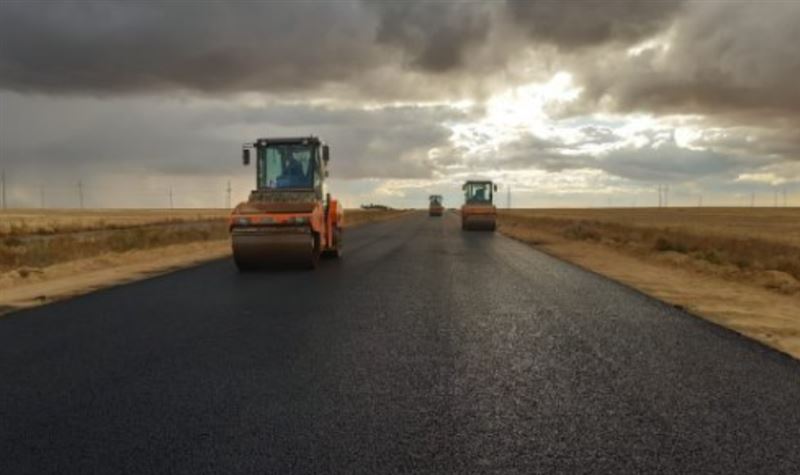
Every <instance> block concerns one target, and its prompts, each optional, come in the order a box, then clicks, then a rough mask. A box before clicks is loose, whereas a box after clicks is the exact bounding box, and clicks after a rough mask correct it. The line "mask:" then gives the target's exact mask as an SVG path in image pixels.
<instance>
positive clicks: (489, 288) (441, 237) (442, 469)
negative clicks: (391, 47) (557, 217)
mask: <svg viewBox="0 0 800 475" xmlns="http://www.w3.org/2000/svg"><path fill="white" fill-rule="evenodd" d="M287 472H295V473H309V472H316V473H324V472H335V473H370V474H371V473H394V472H406V473H409V472H410V473H478V472H496V473H539V472H541V473H725V474H730V473H769V474H778V473H793V474H797V473H800V363H798V362H796V361H794V360H792V359H790V358H788V357H786V356H783V355H781V354H779V353H777V352H774V351H772V350H769V349H767V348H765V347H762V346H761V345H759V344H756V343H754V342H751V341H749V340H746V339H744V338H741V337H739V336H737V335H735V334H734V333H732V332H729V331H727V330H724V329H721V328H718V327H715V326H714V325H711V324H709V323H706V322H704V321H702V320H700V319H698V318H695V317H692V316H691V315H688V314H686V313H683V312H681V311H679V310H676V309H674V308H672V307H670V306H668V305H666V304H662V303H659V302H657V301H655V300H652V299H650V298H648V297H645V296H643V295H641V294H639V293H637V292H635V291H633V290H630V289H628V288H626V287H624V286H622V285H619V284H616V283H613V282H611V281H609V280H607V279H605V278H602V277H599V276H597V275H594V274H592V273H589V272H586V271H583V270H581V269H578V268H576V267H574V266H571V265H569V264H565V263H563V262H561V261H558V260H556V259H553V258H551V257H548V256H546V255H543V254H541V253H539V252H537V251H534V250H532V249H530V248H528V247H526V246H524V245H523V244H520V243H517V242H515V241H512V240H510V239H508V238H505V237H503V236H501V235H499V234H491V233H463V232H461V230H460V229H459V227H458V221H457V217H456V216H455V215H453V214H448V215H447V216H445V217H444V218H428V217H427V216H425V215H423V214H422V213H419V214H415V215H413V216H411V217H408V218H405V219H400V220H395V221H390V222H385V223H381V224H372V225H367V226H364V227H361V228H356V229H352V230H349V231H347V234H346V250H345V256H344V258H343V260H342V261H339V262H337V261H324V262H323V263H322V264H321V268H320V269H318V270H317V271H315V272H307V271H290V272H265V273H254V274H244V275H240V274H239V273H237V271H236V269H235V268H234V266H233V263H232V262H230V261H229V260H222V261H217V262H212V263H209V264H207V265H203V266H200V267H196V268H193V269H187V270H184V271H179V272H176V273H173V274H169V275H166V276H162V277H158V278H154V279H150V280H146V281H142V282H139V283H135V284H131V285H126V286H122V287H117V288H112V289H107V290H103V291H99V292H96V293H93V294H90V295H87V296H84V297H81V298H77V299H74V300H71V301H65V302H60V303H55V304H52V305H48V306H44V307H39V308H37V309H32V310H28V311H23V312H18V313H15V314H13V315H10V316H8V317H5V318H2V319H0V473H3V474H25V473H36V474H39V473H58V474H66V473H81V474H86V473H185V474H204V473H222V474H238V473H287Z"/></svg>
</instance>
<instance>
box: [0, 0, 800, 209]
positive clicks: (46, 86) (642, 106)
mask: <svg viewBox="0 0 800 475" xmlns="http://www.w3.org/2000/svg"><path fill="white" fill-rule="evenodd" d="M798 25H800V2H798V1H794V0H782V1H778V0H772V1H770V0H767V1H752V2H747V1H737V0H684V1H678V0H676V1H670V0H650V1H639V0H571V1H555V0H525V1H514V0H507V1H502V0H497V1H487V2H478V1H455V0H451V1H427V2H406V1H402V2H401V1H368V0H352V1H351V0H320V1H302V0H301V1H270V2H252V1H240V2H219V3H215V2H213V1H211V0H207V1H203V2H188V1H181V2H170V3H162V2H150V1H139V2H136V1H125V2H123V1H119V2H117V1H110V0H104V1H100V2H93V1H90V0H80V1H74V2H69V1H65V2H52V1H41V2H36V1H21V0H19V1H18V0H4V1H3V2H1V3H0V167H2V168H3V169H4V170H5V173H6V177H7V182H8V186H7V195H8V200H9V204H10V205H11V206H39V205H40V204H41V200H42V195H43V194H44V200H45V203H46V205H47V206H63V207H72V206H77V204H78V197H77V196H78V195H77V183H78V182H79V181H80V182H81V183H82V184H83V187H84V192H85V197H86V204H87V206H126V207H130V206H141V207H156V206H169V190H170V189H172V191H173V196H174V204H175V206H176V207H191V206H224V205H225V204H226V192H225V189H226V187H227V183H228V182H229V181H230V183H231V185H232V190H233V191H232V195H233V201H238V200H240V199H243V198H244V197H246V195H247V192H248V191H249V189H250V188H251V186H252V182H253V178H252V174H253V171H252V170H251V169H248V168H243V167H242V166H241V164H240V162H239V150H240V145H241V143H243V142H246V141H250V140H252V139H254V138H256V137H259V136H285V135H305V134H316V135H320V136H322V137H323V138H325V139H326V140H327V141H328V143H330V145H331V147H332V189H333V191H334V192H335V193H336V194H338V195H339V196H341V197H342V198H343V199H344V201H345V204H346V205H348V206H357V205H358V204H360V203H367V202H377V203H385V204H390V205H394V206H408V207H411V206H424V205H425V204H426V196H427V194H429V193H441V194H444V195H445V197H446V200H448V202H449V204H451V205H455V204H457V203H458V202H459V199H460V183H461V182H462V181H463V180H464V179H467V178H473V177H475V178H484V177H486V178H492V179H496V180H497V181H498V182H499V183H501V186H502V187H503V190H504V192H503V193H502V199H501V200H500V203H499V204H501V205H505V198H506V193H505V190H506V189H507V188H510V189H511V191H512V200H513V205H514V206H609V205H610V206H647V205H655V204H656V203H657V201H658V195H657V191H656V190H657V187H658V186H659V185H668V186H669V187H670V204H674V205H696V204H698V202H699V200H700V199H701V197H702V199H703V203H704V204H706V205H714V204H718V205H744V204H747V205H749V204H750V201H751V199H752V197H753V196H755V197H756V204H757V205H772V204H773V203H774V201H775V199H776V197H777V199H778V201H779V202H781V203H782V201H783V192H784V190H786V193H787V196H788V199H789V202H790V204H795V205H798V204H800V79H799V78H800V28H798ZM42 191H43V192H44V193H42Z"/></svg>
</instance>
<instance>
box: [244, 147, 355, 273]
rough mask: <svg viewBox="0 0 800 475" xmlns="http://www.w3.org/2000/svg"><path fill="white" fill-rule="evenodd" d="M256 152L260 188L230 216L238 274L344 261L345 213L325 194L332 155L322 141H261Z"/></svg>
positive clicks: (247, 156)
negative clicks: (330, 259)
mask: <svg viewBox="0 0 800 475" xmlns="http://www.w3.org/2000/svg"><path fill="white" fill-rule="evenodd" d="M251 152H254V156H255V157H254V158H255V172H256V188H255V189H254V190H253V191H252V192H251V193H250V197H249V198H248V200H247V201H246V202H243V203H239V204H238V205H237V206H236V207H235V208H234V209H233V212H232V213H231V219H230V233H231V242H232V246H233V259H234V261H235V262H236V265H237V267H238V268H239V270H250V269H254V268H258V267H271V266H289V267H304V268H314V267H316V266H317V263H318V262H319V258H320V256H330V257H339V256H340V255H341V249H342V224H343V211H342V206H341V205H340V203H339V202H338V201H337V200H335V199H332V198H331V196H330V194H329V193H328V192H327V189H326V184H325V182H326V180H327V177H328V162H329V159H330V152H329V148H328V146H327V145H325V144H324V143H323V142H322V141H321V140H320V139H319V138H317V137H313V136H312V137H297V138H261V139H258V140H256V141H255V142H253V143H249V144H245V145H244V147H243V150H242V161H243V163H244V165H249V164H250V161H251Z"/></svg>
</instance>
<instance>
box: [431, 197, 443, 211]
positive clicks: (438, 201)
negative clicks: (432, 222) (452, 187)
mask: <svg viewBox="0 0 800 475" xmlns="http://www.w3.org/2000/svg"><path fill="white" fill-rule="evenodd" d="M428 200H429V201H430V205H429V206H428V216H441V215H442V214H444V206H442V195H431V196H429V197H428Z"/></svg>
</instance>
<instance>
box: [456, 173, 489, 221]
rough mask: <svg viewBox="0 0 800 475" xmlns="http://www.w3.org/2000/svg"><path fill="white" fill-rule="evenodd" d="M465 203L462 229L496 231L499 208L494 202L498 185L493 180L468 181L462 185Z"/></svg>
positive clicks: (462, 209)
mask: <svg viewBox="0 0 800 475" xmlns="http://www.w3.org/2000/svg"><path fill="white" fill-rule="evenodd" d="M462 189H463V190H464V205H463V206H462V207H461V229H464V230H476V231H477V230H480V231H494V230H495V229H496V228H497V208H495V206H494V204H493V199H494V192H495V191H497V185H495V184H494V183H492V182H491V181H477V180H476V181H468V182H466V183H464V186H463V187H462Z"/></svg>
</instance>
